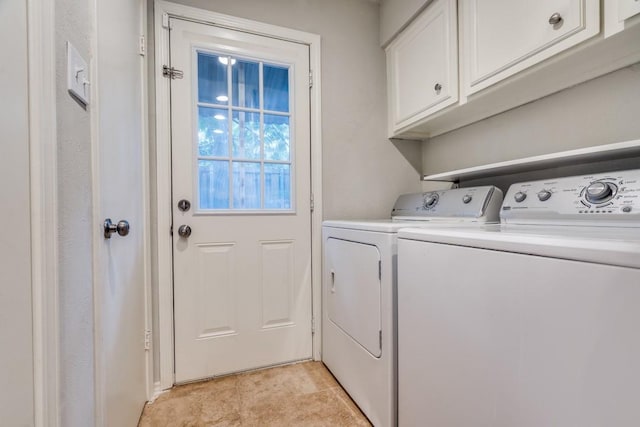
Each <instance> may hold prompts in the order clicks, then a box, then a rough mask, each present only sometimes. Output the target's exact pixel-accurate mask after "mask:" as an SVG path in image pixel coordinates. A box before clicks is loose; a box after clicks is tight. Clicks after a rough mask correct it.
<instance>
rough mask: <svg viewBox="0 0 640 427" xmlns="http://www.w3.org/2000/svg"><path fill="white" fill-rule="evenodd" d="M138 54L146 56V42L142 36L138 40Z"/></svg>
mask: <svg viewBox="0 0 640 427" xmlns="http://www.w3.org/2000/svg"><path fill="white" fill-rule="evenodd" d="M138 53H139V54H140V56H145V55H146V54H147V41H146V40H145V38H144V36H140V39H139V40H138Z"/></svg>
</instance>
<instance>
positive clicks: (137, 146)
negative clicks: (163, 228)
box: [93, 0, 147, 426]
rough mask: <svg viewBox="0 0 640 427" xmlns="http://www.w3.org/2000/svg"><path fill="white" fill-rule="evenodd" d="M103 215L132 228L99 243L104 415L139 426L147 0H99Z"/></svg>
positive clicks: (108, 422)
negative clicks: (140, 45) (141, 47)
mask: <svg viewBox="0 0 640 427" xmlns="http://www.w3.org/2000/svg"><path fill="white" fill-rule="evenodd" d="M96 8H97V9H96V16H97V64H96V65H97V81H95V82H93V84H94V85H96V92H97V93H96V95H97V96H96V97H94V98H93V99H94V100H95V105H94V108H97V111H96V114H95V115H94V117H95V118H97V123H95V126H97V138H98V150H99V152H98V153H97V158H98V159H99V166H98V179H99V188H100V197H99V202H98V203H99V205H98V209H99V212H100V216H99V218H100V219H104V218H111V219H112V220H113V221H114V223H115V222H118V221H119V220H127V221H128V222H129V224H130V226H131V229H130V232H129V235H127V236H125V237H121V236H119V235H118V234H114V235H112V237H111V238H110V239H104V240H103V241H102V242H101V244H100V245H99V247H98V248H97V250H98V254H99V260H100V270H99V271H97V272H96V275H97V276H98V286H97V288H96V293H97V296H96V301H97V302H98V304H99V305H98V307H96V312H97V316H98V321H97V327H98V331H97V333H96V337H97V340H98V342H97V354H96V362H97V363H96V364H97V367H96V369H97V374H96V378H97V380H96V386H97V387H98V391H97V396H98V399H99V402H98V412H99V413H98V419H101V420H102V423H103V425H105V426H133V425H136V424H137V422H138V419H139V417H140V414H141V412H142V408H143V406H144V403H145V401H146V400H147V399H146V398H147V393H146V365H145V293H144V292H145V290H144V265H145V259H144V239H145V237H144V222H145V219H144V197H145V192H144V189H143V172H144V170H145V169H144V159H143V140H142V135H143V129H142V126H143V116H142V115H143V109H142V91H143V86H142V64H143V60H142V57H141V56H140V55H139V53H138V51H137V47H136V41H137V40H139V36H140V34H141V22H142V15H141V14H142V9H141V3H139V2H135V1H134V2H131V1H127V0H115V1H109V2H96Z"/></svg>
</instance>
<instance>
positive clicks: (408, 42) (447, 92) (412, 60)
mask: <svg viewBox="0 0 640 427" xmlns="http://www.w3.org/2000/svg"><path fill="white" fill-rule="evenodd" d="M456 16H457V15H456V1H455V0H436V1H434V2H433V3H432V4H431V5H430V6H429V7H428V8H427V9H426V10H425V11H424V12H423V13H422V14H421V15H419V16H418V17H417V18H416V19H415V21H414V22H412V23H411V24H410V25H409V26H408V27H407V28H406V29H405V30H404V31H403V32H402V33H400V34H399V35H398V37H397V38H396V39H395V40H394V41H393V42H392V43H391V44H390V45H389V46H388V47H387V77H388V96H389V100H388V103H389V133H390V136H394V135H395V134H396V133H397V132H398V131H399V130H401V129H402V128H405V127H407V126H409V125H411V124H414V123H416V122H418V121H419V120H421V119H423V118H425V117H427V116H429V115H431V114H433V113H435V112H436V111H439V110H441V109H443V108H444V107H446V106H448V105H451V104H454V103H455V102H457V100H458V38H457V22H456V21H457V18H456Z"/></svg>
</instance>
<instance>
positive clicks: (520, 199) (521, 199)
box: [513, 191, 527, 203]
mask: <svg viewBox="0 0 640 427" xmlns="http://www.w3.org/2000/svg"><path fill="white" fill-rule="evenodd" d="M513 198H514V199H515V201H516V202H518V203H520V202H524V199H526V198H527V193H523V192H522V191H518V192H517V193H516V194H514V195H513Z"/></svg>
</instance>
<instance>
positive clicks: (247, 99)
mask: <svg viewBox="0 0 640 427" xmlns="http://www.w3.org/2000/svg"><path fill="white" fill-rule="evenodd" d="M231 63H232V67H231V69H232V70H233V74H232V75H233V85H232V87H231V90H232V91H233V97H232V99H233V106H234V107H245V108H260V80H259V79H260V76H259V69H260V67H259V65H258V63H257V62H247V61H240V60H235V59H232V62H231Z"/></svg>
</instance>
